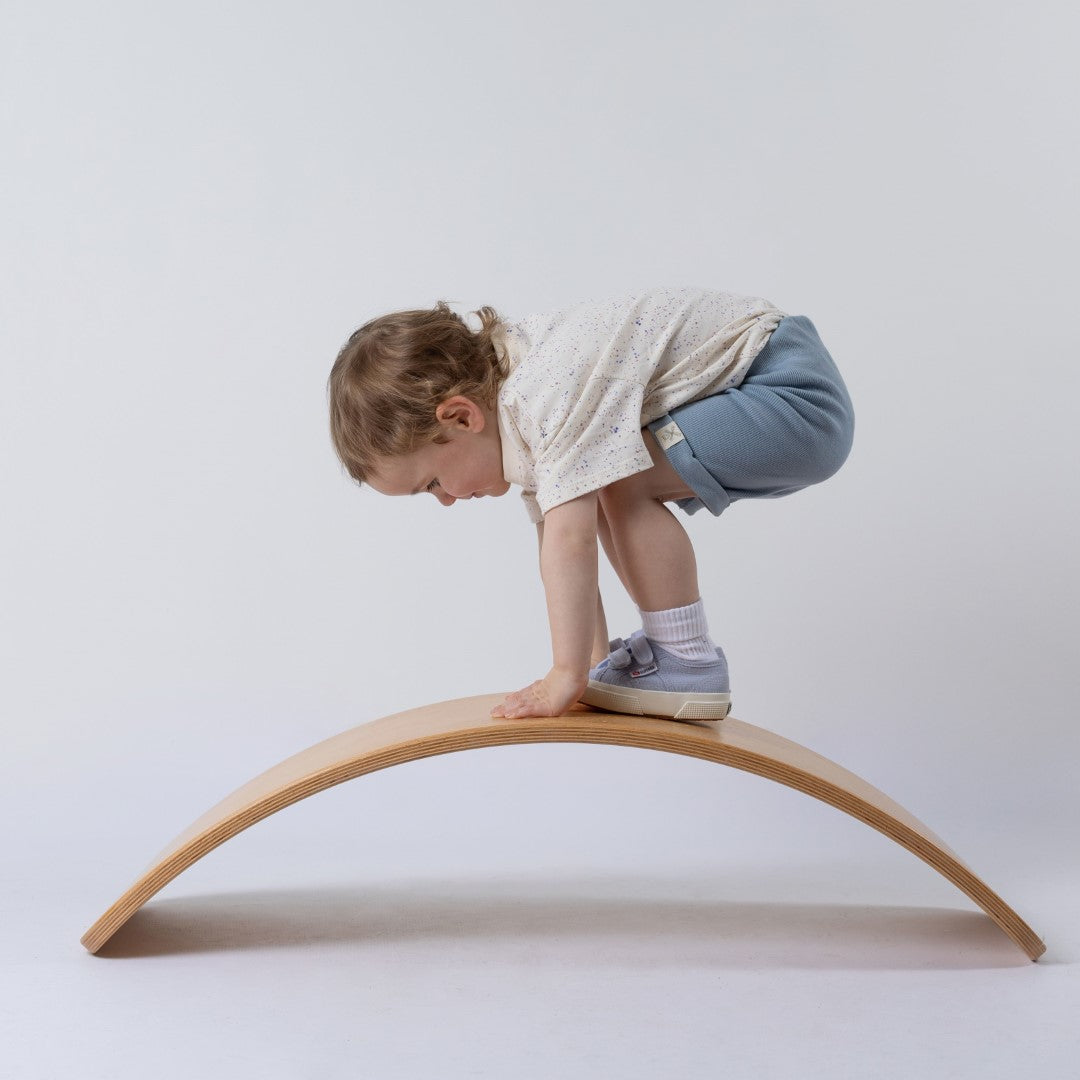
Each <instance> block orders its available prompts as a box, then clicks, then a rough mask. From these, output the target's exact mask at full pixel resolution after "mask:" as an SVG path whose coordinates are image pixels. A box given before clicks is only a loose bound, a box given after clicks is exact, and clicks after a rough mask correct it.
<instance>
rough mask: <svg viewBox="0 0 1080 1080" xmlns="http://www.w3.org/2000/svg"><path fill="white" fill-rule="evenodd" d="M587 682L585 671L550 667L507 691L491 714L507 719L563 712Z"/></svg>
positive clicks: (576, 697)
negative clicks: (526, 683)
mask: <svg viewBox="0 0 1080 1080" xmlns="http://www.w3.org/2000/svg"><path fill="white" fill-rule="evenodd" d="M588 685H589V673H588V672H585V673H584V674H583V675H581V676H577V675H571V674H570V673H569V672H565V671H560V670H559V669H557V668H552V669H551V670H550V671H549V672H548V673H547V674H546V675H545V676H544V677H543V678H542V679H537V681H536V682H534V683H533V684H532V685H531V686H526V687H525V689H524V690H518V691H517V692H516V693H513V694H507V695H506V698H505V700H504V701H503V703H502V704H501V705H496V706H495V708H494V709H492V710H491V715H492V716H502V717H506V719H508V720H510V719H516V718H518V717H522V716H562V714H563V713H564V712H566V710H567V709H568V708H570V706H571V705H573V704H574V702H575V701H577V700H578V698H579V697H581V695H582V694H583V693H584V692H585V688H586V687H587V686H588Z"/></svg>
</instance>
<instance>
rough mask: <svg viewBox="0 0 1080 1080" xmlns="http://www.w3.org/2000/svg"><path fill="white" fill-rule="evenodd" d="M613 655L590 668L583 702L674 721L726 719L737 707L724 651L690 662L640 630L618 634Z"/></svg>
mask: <svg viewBox="0 0 1080 1080" xmlns="http://www.w3.org/2000/svg"><path fill="white" fill-rule="evenodd" d="M609 645H610V648H611V655H610V656H608V658H607V659H606V660H601V661H600V663H599V664H597V665H596V667H594V668H593V669H592V671H590V672H589V685H588V688H587V689H586V691H585V693H584V694H582V695H581V699H580V700H581V701H582V702H583V703H584V704H586V705H592V706H594V707H595V708H598V709H607V710H608V711H609V712H620V713H629V714H630V715H632V716H659V717H664V718H666V719H670V720H723V718H724V717H725V716H727V714H728V712H729V711H730V710H731V692H730V691H731V683H730V682H729V680H728V666H727V658H726V657H725V656H724V651H723V649H717V650H716V659H715V660H685V659H683V657H681V656H677V655H676V654H675V653H673V652H669V651H668V650H667V649H665V648H664V646H663V645H661V644H659V642H656V641H653V640H651V639H650V638H647V637H646V636H645V631H644V630H635V631H634V632H633V633H632V634H631V635H630V640H629V641H624V640H623V639H622V638H615V639H614V640H613V641H611V642H610V643H609Z"/></svg>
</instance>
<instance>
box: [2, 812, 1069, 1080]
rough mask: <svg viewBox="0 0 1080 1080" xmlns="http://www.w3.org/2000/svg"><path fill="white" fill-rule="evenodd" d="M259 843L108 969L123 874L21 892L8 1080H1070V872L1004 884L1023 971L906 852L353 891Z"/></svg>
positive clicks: (244, 841)
mask: <svg viewBox="0 0 1080 1080" xmlns="http://www.w3.org/2000/svg"><path fill="white" fill-rule="evenodd" d="M313 802H314V800H313ZM284 816H285V815H282V817H284ZM257 834H258V829H253V830H250V831H249V832H248V833H246V834H243V836H242V837H238V838H236V839H235V840H234V841H232V843H233V844H235V845H238V849H237V851H236V852H234V853H233V854H232V855H231V856H230V857H229V858H225V857H223V856H222V854H221V851H219V852H215V853H212V854H211V855H210V856H208V857H207V858H206V859H204V860H203V862H202V863H200V864H197V865H196V866H195V867H193V868H191V870H189V871H188V872H187V873H186V874H185V875H183V876H182V877H181V878H179V879H177V881H176V882H174V883H173V884H172V885H170V886H169V887H167V889H166V890H164V891H163V892H162V893H161V894H159V896H158V898H156V899H155V900H153V901H151V902H150V903H149V904H148V905H147V906H146V907H145V908H144V909H143V910H142V911H141V912H140V913H139V914H138V915H137V916H136V917H135V918H134V919H133V920H132V922H131V923H129V924H128V926H127V927H126V928H125V929H124V930H123V931H121V932H120V933H119V934H118V935H117V936H116V937H115V938H114V939H113V941H112V942H111V943H110V945H109V946H107V947H106V949H105V950H103V952H102V953H101V954H100V955H99V956H97V957H92V956H90V955H89V954H88V953H86V952H84V951H83V950H82V948H81V947H80V946H79V944H78V938H79V936H80V934H81V933H82V931H83V930H85V929H86V927H87V926H88V925H89V923H90V922H91V921H93V919H94V918H96V917H97V915H98V914H100V911H101V910H103V907H104V906H106V905H105V904H102V903H100V901H102V900H103V899H105V900H106V902H108V901H111V899H113V898H114V894H115V895H118V894H119V892H120V891H122V889H123V888H124V887H126V885H127V883H128V882H127V881H115V882H113V884H114V886H115V888H114V889H113V890H112V894H109V893H108V892H107V890H108V888H109V886H108V879H109V874H107V873H105V872H100V868H98V869H95V867H94V866H92V865H90V864H89V862H88V863H87V865H86V866H85V867H84V868H83V870H84V874H83V880H82V881H80V880H68V881H67V882H66V883H65V882H60V881H54V882H35V881H32V880H26V879H25V878H23V879H21V880H19V881H18V882H16V883H15V887H14V889H13V891H12V892H10V893H9V898H8V899H9V904H10V903H11V902H12V901H13V903H14V910H11V909H10V908H9V911H8V917H7V920H6V922H7V928H8V935H7V941H6V946H5V953H6V960H7V962H6V963H5V965H4V968H5V971H4V977H3V990H2V995H3V996H2V999H0V1016H2V1023H3V1032H2V1036H3V1045H4V1047H5V1049H4V1053H3V1056H4V1058H5V1059H6V1066H5V1068H4V1075H5V1076H10V1077H13V1078H18V1080H39V1078H40V1080H57V1078H62V1077H72V1078H78V1080H96V1078H99V1077H100V1078H103V1080H104V1078H108V1080H126V1078H135V1077H146V1076H153V1077H156V1078H162V1080H168V1078H173V1077H175V1078H184V1080H188V1078H190V1077H194V1076H200V1077H211V1078H213V1077H230V1078H235V1077H262V1078H268V1080H269V1078H277V1077H281V1078H301V1077H305V1078H306V1077H312V1078H323V1077H354V1076H357V1075H362V1076H366V1077H378V1078H387V1080H389V1078H396V1077H424V1078H427V1077H438V1078H451V1077H453V1078H456V1077H474V1076H475V1077H481V1076H483V1077H488V1076H490V1077H514V1078H517V1077H520V1078H531V1077H537V1078H539V1077H543V1078H548V1077H554V1076H558V1077H560V1078H569V1077H666V1076H680V1077H684V1076H721V1075H722V1076H725V1077H747V1078H749V1077H754V1078H760V1077H798V1078H801V1080H802V1078H812V1077H817V1076H822V1077H824V1076H829V1077H832V1078H837V1077H852V1078H855V1077H858V1078H860V1080H862V1078H867V1077H873V1078H882V1080H884V1078H892V1077H897V1078H901V1077H902V1078H905V1080H906V1078H913V1077H919V1078H924V1077H967V1076H972V1077H974V1076H978V1077H1016V1076H1026V1077H1038V1078H1040V1080H1050V1078H1062V1080H1065V1078H1072V1077H1076V1076H1077V1071H1076V1069H1077V1066H1076V1062H1077V1057H1078V1052H1080V1035H1078V1031H1077V1028H1078V1025H1077V1016H1080V1009H1078V1006H1080V981H1078V972H1080V967H1078V964H1077V959H1078V957H1080V933H1078V931H1077V926H1076V910H1077V897H1078V895H1080V890H1078V888H1077V884H1078V882H1077V879H1076V878H1075V877H1074V878H1071V879H1062V880H1051V879H1049V878H1045V879H1043V880H1039V879H1037V878H1029V879H1028V880H1026V881H1025V882H1024V884H1023V886H1022V887H1019V886H1018V885H1017V884H1016V882H1011V883H1010V887H1011V890H1012V892H1013V894H1014V895H1012V896H1008V897H1007V898H1008V899H1009V900H1010V901H1011V902H1012V903H1013V904H1014V906H1017V907H1018V908H1019V909H1020V910H1021V912H1022V914H1023V915H1025V917H1027V918H1028V919H1029V921H1031V922H1032V923H1033V925H1035V927H1036V929H1037V930H1038V931H1039V932H1040V934H1042V935H1043V936H1044V938H1045V939H1046V940H1047V943H1048V952H1047V953H1046V955H1045V956H1044V957H1043V958H1042V959H1041V960H1040V961H1039V962H1038V963H1037V964H1033V963H1031V962H1030V961H1029V960H1028V959H1026V957H1025V956H1024V955H1023V954H1022V953H1021V952H1020V951H1019V950H1018V949H1017V948H1016V946H1014V945H1013V944H1012V942H1011V941H1010V940H1009V939H1008V938H1007V937H1005V936H1004V935H1003V934H1002V933H1001V932H1000V931H999V930H998V929H997V927H996V926H995V925H994V924H993V923H992V922H991V921H990V920H989V919H988V918H987V917H986V916H984V915H983V914H982V913H981V912H980V911H979V910H978V909H976V908H975V907H974V906H973V905H972V904H970V903H969V902H968V901H967V898H966V897H964V896H963V895H962V894H961V893H959V892H957V891H956V890H955V889H954V888H953V887H952V886H951V885H950V884H949V883H948V882H946V881H944V880H943V879H940V878H939V877H938V875H936V874H934V873H933V872H932V871H931V870H929V868H927V867H926V866H924V864H922V863H921V862H920V861H918V860H917V859H915V858H914V857H913V856H910V855H908V854H907V853H906V852H903V851H900V850H899V849H898V850H897V851H896V852H895V853H894V852H891V851H884V850H882V851H881V852H880V856H881V857H880V858H879V859H877V860H870V861H868V859H867V850H866V849H864V848H863V847H862V846H860V845H858V844H857V845H856V848H857V849H858V850H857V851H856V852H855V853H854V854H853V857H852V858H850V859H846V860H837V861H835V862H832V863H828V862H823V861H821V860H820V859H818V860H817V861H815V862H806V863H798V862H791V861H789V862H788V864H787V865H786V866H784V865H775V864H773V865H770V864H769V862H767V861H762V860H759V861H757V862H748V861H745V860H743V861H741V862H739V863H738V864H735V865H719V864H714V865H712V866H697V867H690V866H684V867H682V868H677V867H675V866H668V867H667V868H660V869H657V867H656V866H651V867H650V866H639V867H637V868H636V869H635V868H633V867H629V866H627V867H623V868H619V867H617V866H614V865H608V866H606V867H604V868H603V869H602V870H601V869H593V870H587V869H582V868H580V867H578V868H576V869H575V868H573V867H571V866H565V865H564V866H561V867H560V866H559V865H557V864H552V865H548V866H547V867H546V868H543V869H533V870H532V871H530V872H523V871H516V872H514V873H501V874H500V873H498V872H497V871H496V870H494V869H493V868H492V867H491V866H487V867H484V866H483V865H480V864H477V865H474V866H472V867H468V868H465V869H459V870H458V871H457V872H456V873H444V872H439V873H426V874H425V873H419V872H417V871H416V870H415V869H413V870H411V871H401V870H395V871H393V872H391V873H390V874H386V873H382V874H380V873H378V872H377V871H376V868H369V872H368V873H365V874H359V873H358V872H357V868H356V866H355V865H344V864H343V865H340V866H338V867H337V868H335V867H333V866H328V865H324V866H322V867H319V866H317V865H316V863H315V861H313V860H312V859H311V858H309V857H306V856H304V855H303V853H302V844H301V843H300V842H299V841H297V840H296V838H295V837H293V836H286V837H285V838H284V839H285V840H287V842H288V843H289V844H294V845H295V846H294V847H293V848H292V850H293V851H294V852H296V853H297V855H296V858H295V859H293V860H291V861H285V862H284V863H283V862H282V861H281V860H277V861H275V860H272V859H269V858H267V856H268V855H269V853H270V848H271V847H272V846H274V845H277V846H278V847H280V845H281V843H282V842H283V837H282V835H281V834H280V833H278V834H276V835H275V834H274V833H273V831H272V830H271V831H268V832H267V833H266V834H264V836H263V837H262V838H261V839H260V838H258V837H257ZM869 835H870V837H871V838H872V839H871V843H872V842H873V840H874V839H880V838H877V837H876V834H872V833H871V834H869ZM249 838H250V839H249ZM163 839H165V838H164V837H163ZM881 843H882V844H885V843H886V842H885V841H883V840H882V841H881ZM316 847H317V845H316ZM222 850H223V849H222ZM281 854H282V852H281V851H280V850H279V851H278V855H281ZM1017 857H1018V858H1019V856H1017ZM549 861H550V860H549ZM403 862H407V859H406V860H403ZM1014 865H1015V864H1014ZM259 867H262V868H263V869H261V870H260V869H258V868H259ZM133 869H137V870H141V867H140V868H135V867H133ZM65 885H66V888H63V886H65ZM1018 888H1019V891H1020V892H1021V895H1020V896H1019V897H1017V896H1016V895H1015V893H1016V892H1017V890H1018ZM1002 892H1003V894H1004V893H1005V890H1004V889H1002ZM95 900H96V901H98V908H97V909H95V907H94V901H95Z"/></svg>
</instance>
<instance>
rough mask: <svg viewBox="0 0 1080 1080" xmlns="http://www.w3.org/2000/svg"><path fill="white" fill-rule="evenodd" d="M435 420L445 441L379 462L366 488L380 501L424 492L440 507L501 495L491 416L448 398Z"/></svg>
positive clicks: (506, 487) (460, 399)
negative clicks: (368, 486) (440, 426)
mask: <svg viewBox="0 0 1080 1080" xmlns="http://www.w3.org/2000/svg"><path fill="white" fill-rule="evenodd" d="M435 415H436V417H437V418H438V420H439V422H440V424H441V425H442V433H443V434H444V435H446V436H447V437H448V438H449V439H450V441H449V442H447V443H429V444H428V445H427V446H422V447H420V449H419V450H415V451H413V453H411V454H405V455H402V456H401V457H395V458H387V459H385V460H384V461H382V462H380V464H379V467H378V470H377V473H376V475H373V476H372V477H371V478H369V481H368V482H369V483H370V484H371V486H372V487H373V488H374V489H375V490H376V491H378V492H381V493H382V494H383V495H417V494H423V493H424V492H425V491H429V492H430V493H431V494H432V495H434V496H435V498H437V499H438V500H439V502H441V503H442V504H443V506H452V505H453V504H454V503H455V502H457V500H458V499H472V498H474V497H475V498H479V497H480V496H482V495H505V494H506V493H507V491H509V490H510V485H509V483H507V481H506V480H504V479H503V464H502V439H501V438H500V437H499V424H498V421H497V419H496V416H495V413H494V412H493V411H492V410H490V409H486V408H484V407H483V406H481V405H479V404H477V403H476V402H474V401H472V400H471V399H469V398H467V397H460V396H459V397H452V398H448V399H447V400H446V401H444V402H443V403H442V404H441V405H439V407H438V409H436V410H435Z"/></svg>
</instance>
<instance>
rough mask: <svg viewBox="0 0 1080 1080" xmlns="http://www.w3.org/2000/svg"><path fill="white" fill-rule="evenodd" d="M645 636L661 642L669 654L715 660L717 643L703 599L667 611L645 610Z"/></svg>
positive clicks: (643, 624) (643, 622)
mask: <svg viewBox="0 0 1080 1080" xmlns="http://www.w3.org/2000/svg"><path fill="white" fill-rule="evenodd" d="M638 611H640V612H641V624H642V629H643V630H644V631H645V636H646V637H650V638H652V639H653V641H657V642H659V643H660V644H661V645H663V646H664V648H665V649H667V650H668V652H673V653H675V655H676V656H681V657H684V658H685V659H687V660H715V659H716V643H715V642H714V641H713V639H712V638H711V637H709V624H708V623H707V622H706V621H705V604H704V603H703V602H702V601H701V599H700V598H699V599H698V600H696V601H695V602H694V603H692V604H687V605H686V607H677V608H669V609H668V610H667V611H641V608H638Z"/></svg>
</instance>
